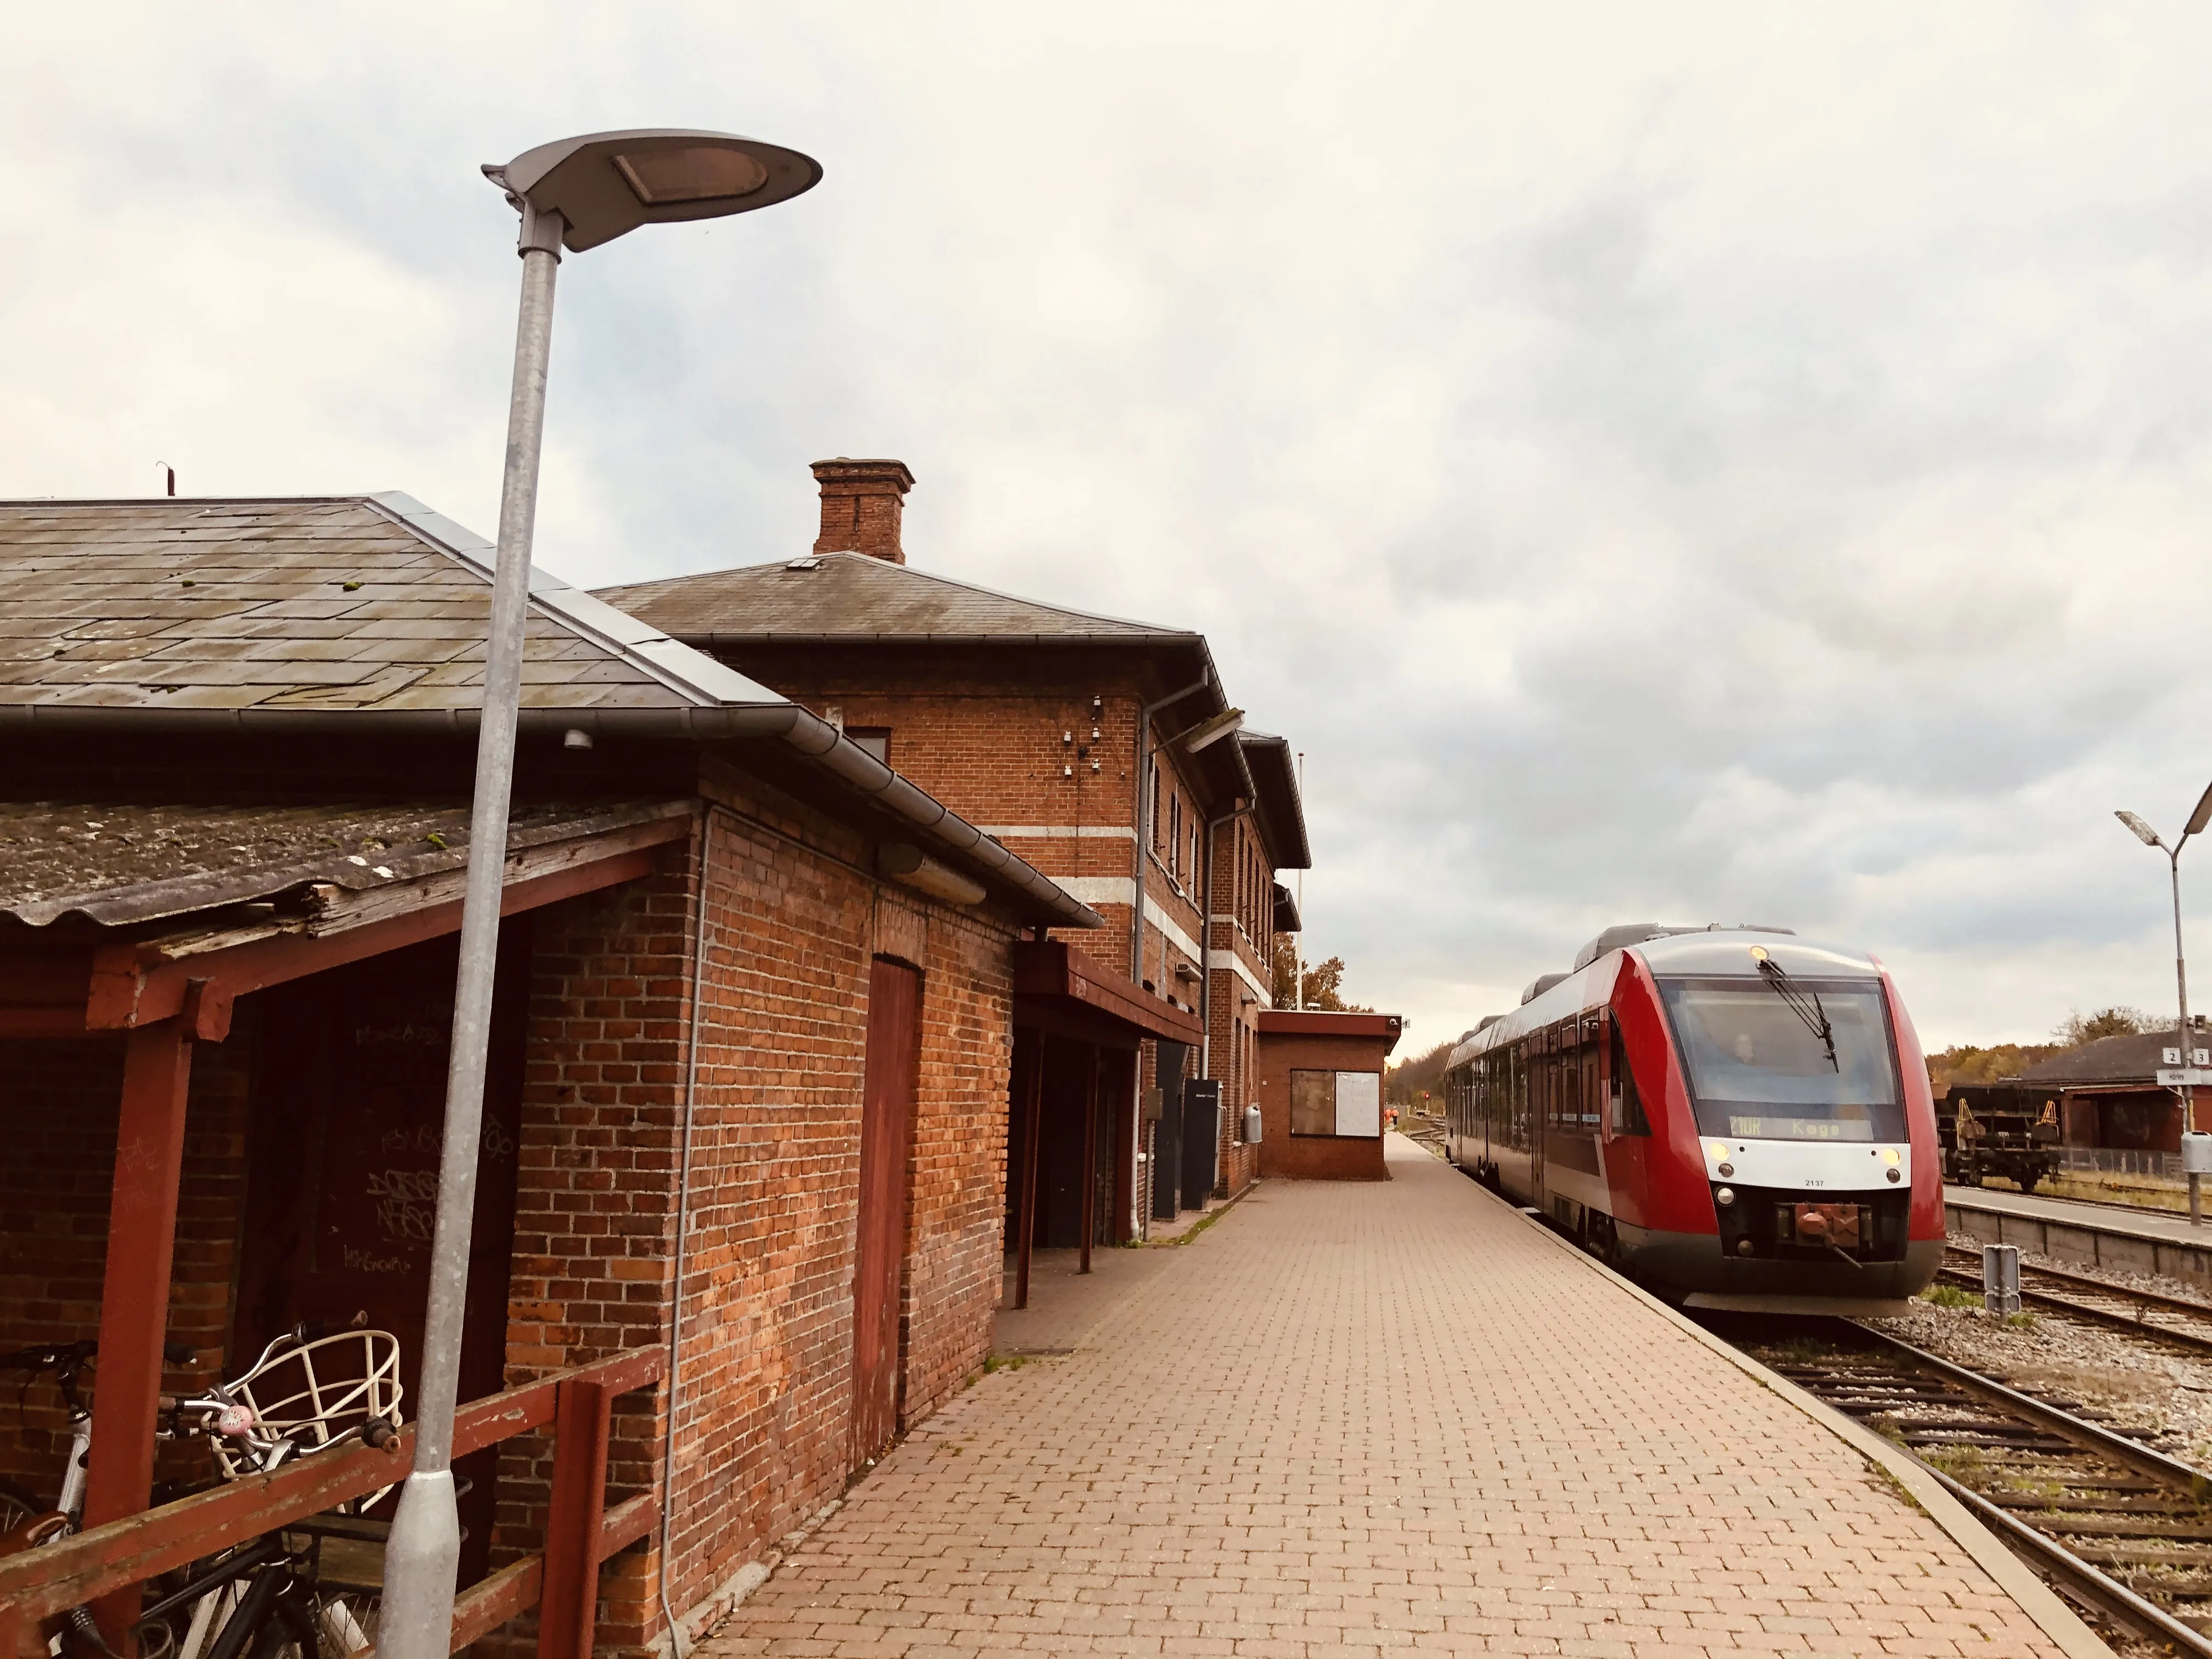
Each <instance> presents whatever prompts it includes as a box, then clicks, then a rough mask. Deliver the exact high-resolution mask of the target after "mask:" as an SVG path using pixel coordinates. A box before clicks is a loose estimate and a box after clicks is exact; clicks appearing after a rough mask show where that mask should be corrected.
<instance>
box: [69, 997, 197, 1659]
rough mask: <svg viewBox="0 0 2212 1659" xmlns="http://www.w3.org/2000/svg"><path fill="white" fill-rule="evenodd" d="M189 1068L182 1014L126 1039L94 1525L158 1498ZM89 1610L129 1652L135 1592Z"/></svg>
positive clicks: (88, 1505)
mask: <svg viewBox="0 0 2212 1659" xmlns="http://www.w3.org/2000/svg"><path fill="white" fill-rule="evenodd" d="M191 1070H192V1043H191V1032H190V1031H189V1030H186V1028H185V1022H184V1021H183V1020H181V1019H165V1020H162V1021H160V1022H159V1023H158V1024H150V1025H141V1026H138V1027H137V1028H136V1029H134V1030H132V1031H131V1035H130V1036H129V1037H128V1038H127V1039H125V1048H124V1057H123V1099H122V1105H121V1110H120V1111H119V1112H118V1115H117V1122H116V1136H115V1185H114V1189H113V1195H112V1198H111V1199H110V1200H109V1202H108V1212H107V1267H106V1276H105V1278H104V1279H103V1280H102V1282H101V1287H100V1359H99V1365H98V1369H97V1370H96V1372H95V1374H94V1383H93V1397H92V1460H91V1463H90V1465H89V1467H88V1468H87V1469H86V1472H85V1491H84V1525H85V1526H86V1528H93V1527H97V1526H100V1525H101V1524H102V1523H103V1522H109V1521H119V1520H121V1519H122V1518H123V1517H124V1516H129V1515H137V1514H138V1513H140V1512H141V1511H143V1510H144V1509H145V1508H146V1506H147V1504H148V1503H149V1501H150V1500H151V1498H152V1496H153V1491H154V1426H155V1425H154V1419H155V1412H156V1411H157V1410H158V1409H159V1407H160V1402H161V1364H162V1361H161V1347H162V1339H163V1337H164V1335H165V1334H166V1333H167V1329H168V1322H169V1269H170V1265H171V1262H172V1260H173V1257H174V1255H175V1253H176V1245H177V1188H178V1185H179V1182H180V1181H181V1179H182V1177H183V1175H184V1158H185V1095H186V1091H187V1088H188V1086H189V1085H190V1083H191ZM93 1611H94V1614H95V1616H96V1617H97V1618H98V1620H99V1621H100V1632H101V1634H102V1635H103V1636H104V1637H106V1641H107V1644H108V1646H109V1647H111V1648H112V1649H114V1650H115V1651H116V1652H118V1653H120V1654H128V1653H129V1652H130V1650H131V1649H130V1630H131V1626H132V1625H133V1624H135V1623H136V1622H137V1617H138V1592H137V1590H136V1589H128V1590H120V1591H118V1592H116V1593H115V1594H114V1595H109V1596H106V1597H104V1598H103V1599H102V1600H101V1601H99V1602H98V1603H97V1604H96V1605H95V1606H94V1610H93Z"/></svg>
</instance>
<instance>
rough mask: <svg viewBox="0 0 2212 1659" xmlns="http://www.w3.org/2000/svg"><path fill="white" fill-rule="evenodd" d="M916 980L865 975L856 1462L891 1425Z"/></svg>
mask: <svg viewBox="0 0 2212 1659" xmlns="http://www.w3.org/2000/svg"><path fill="white" fill-rule="evenodd" d="M920 1003H921V975H920V974H918V973H916V972H915V970H914V969H911V968H909V967H908V966H906V965H905V964H904V963H897V962H884V961H881V960H878V962H876V963H874V964H873V965H872V967H871V968H870V969H869V972H868V1059H867V1071H866V1076H865V1077H864V1079H862V1083H861V1093H862V1106H861V1113H860V1238H859V1242H858V1245H857V1247H856V1249H854V1271H853V1447H852V1452H853V1459H852V1461H853V1463H854V1467H856V1468H857V1467H858V1466H859V1465H860V1464H862V1463H865V1462H867V1461H868V1460H869V1459H870V1458H872V1457H874V1456H875V1455H877V1454H878V1452H880V1451H882V1450H883V1449H884V1447H885V1446H887V1445H889V1444H890V1439H891V1436H892V1434H893V1433H894V1432H895V1431H896V1429H897V1426H898V1374H899V1270H900V1268H901V1267H902V1265H903V1264H904V1262H905V1259H906V1192H907V1156H908V1152H909V1151H910V1150H911V1149H912V1147H913V1145H914V1082H915V1077H914V1074H915V1058H916V1055H915V1012H916V1010H917V1008H918V1006H919V1005H920Z"/></svg>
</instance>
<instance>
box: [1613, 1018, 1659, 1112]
mask: <svg viewBox="0 0 2212 1659" xmlns="http://www.w3.org/2000/svg"><path fill="white" fill-rule="evenodd" d="M1606 1024H1607V1025H1608V1026H1610V1027H1611V1028H1612V1036H1613V1041H1612V1042H1611V1044H1610V1045H1608V1046H1609V1047H1610V1048H1611V1049H1612V1052H1611V1053H1610V1054H1607V1060H1610V1061H1611V1062H1612V1067H1611V1069H1612V1073H1613V1078H1612V1082H1613V1088H1612V1095H1613V1102H1612V1105H1613V1133H1615V1134H1617V1135H1648V1134H1650V1133H1651V1121H1650V1119H1649V1118H1647V1117H1646V1116H1644V1101H1643V1098H1642V1097H1640V1096H1639V1095H1638V1093H1637V1092H1636V1073H1633V1072H1632V1071H1631V1070H1629V1067H1628V1049H1627V1048H1626V1045H1625V1044H1624V1043H1623V1042H1621V1040H1620V1023H1619V1022H1618V1021H1616V1020H1607V1022H1606Z"/></svg>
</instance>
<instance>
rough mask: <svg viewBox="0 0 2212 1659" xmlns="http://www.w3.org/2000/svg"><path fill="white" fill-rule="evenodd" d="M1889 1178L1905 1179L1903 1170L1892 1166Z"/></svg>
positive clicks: (1893, 1179)
mask: <svg viewBox="0 0 2212 1659" xmlns="http://www.w3.org/2000/svg"><path fill="white" fill-rule="evenodd" d="M1889 1178H1890V1179H1891V1180H1892V1181H1902V1180H1904V1179H1905V1172H1904V1171H1903V1170H1899V1169H1895V1168H1893V1169H1892V1170H1890V1172H1889Z"/></svg>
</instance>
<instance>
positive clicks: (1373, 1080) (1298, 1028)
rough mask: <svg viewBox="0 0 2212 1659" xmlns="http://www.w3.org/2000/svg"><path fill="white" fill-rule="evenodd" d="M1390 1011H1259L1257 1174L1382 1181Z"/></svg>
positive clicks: (1395, 1026) (1395, 1022) (1393, 1039)
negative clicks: (1261, 1125) (1262, 1131)
mask: <svg viewBox="0 0 2212 1659" xmlns="http://www.w3.org/2000/svg"><path fill="white" fill-rule="evenodd" d="M1405 1029H1406V1022H1405V1021H1404V1020H1403V1019H1401V1018H1399V1016H1397V1015H1396V1014H1368V1013H1338V1012H1327V1011H1323V1010H1320V1009H1314V1008H1273V1009H1269V1010H1268V1011H1267V1012H1264V1013H1262V1014H1261V1016H1260V1037H1259V1071H1260V1088H1259V1094H1260V1113H1261V1118H1262V1120H1263V1121H1265V1123H1266V1126H1267V1133H1266V1135H1265V1137H1264V1138H1263V1139H1261V1143H1260V1149H1259V1150H1260V1172H1261V1174H1262V1175H1266V1176H1274V1177H1276V1178H1278V1179H1281V1180H1289V1181H1388V1180H1389V1178H1390V1176H1389V1170H1387V1169H1386V1168H1385V1167H1384V1158H1383V1070H1384V1068H1385V1066H1387V1065H1388V1064H1389V1059H1390V1051H1391V1050H1392V1049H1393V1048H1396V1047H1397V1046H1398V1038H1399V1036H1400V1035H1401V1033H1402V1032H1403V1031H1404V1030H1405Z"/></svg>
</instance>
